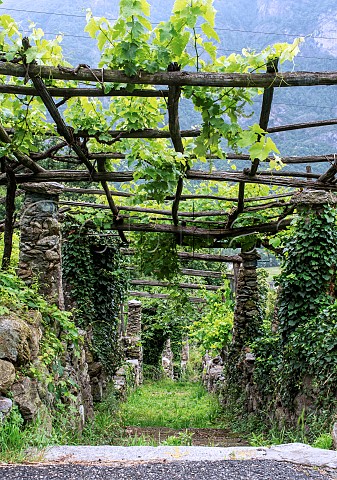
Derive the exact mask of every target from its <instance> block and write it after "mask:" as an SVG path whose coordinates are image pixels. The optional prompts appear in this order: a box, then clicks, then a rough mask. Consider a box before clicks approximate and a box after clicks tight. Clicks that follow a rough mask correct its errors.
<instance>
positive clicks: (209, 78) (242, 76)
mask: <svg viewBox="0 0 337 480" xmlns="http://www.w3.org/2000/svg"><path fill="white" fill-rule="evenodd" d="M0 75H6V76H13V77H20V78H25V76H26V75H27V70H26V68H25V67H24V65H19V64H15V63H11V62H0ZM29 77H30V78H33V77H40V78H44V79H48V80H50V79H51V78H52V79H54V80H75V81H91V82H95V83H97V79H98V78H99V79H102V81H104V82H111V83H128V84H132V85H135V84H136V85H176V86H184V85H194V86H201V87H204V86H209V87H249V88H252V87H259V88H266V87H273V88H278V87H283V88H290V87H301V86H305V87H310V86H314V85H336V84H337V72H282V73H280V72H278V73H218V72H189V71H185V70H184V71H181V72H156V73H146V72H143V71H142V72H140V73H139V74H136V75H133V76H132V77H128V76H127V75H125V73H124V72H122V71H119V70H109V69H95V68H87V67H81V66H80V67H77V68H67V67H63V66H58V67H51V66H45V65H36V66H35V65H34V66H31V67H30V68H29Z"/></svg>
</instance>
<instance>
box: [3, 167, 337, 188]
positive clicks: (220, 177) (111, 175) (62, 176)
mask: <svg viewBox="0 0 337 480" xmlns="http://www.w3.org/2000/svg"><path fill="white" fill-rule="evenodd" d="M268 173H269V174H270V172H268ZM278 173H279V172H278ZM308 175H309V174H303V175H302V176H303V177H304V178H308ZM310 175H313V174H310ZM316 177H317V175H315V178H316ZM186 178H188V179H190V180H214V181H219V182H246V183H257V184H261V185H278V186H283V187H290V188H306V187H308V188H311V189H316V190H321V189H323V190H324V189H326V190H331V191H336V190H337V186H335V185H325V184H324V183H319V182H313V181H308V182H305V181H303V180H296V179H294V178H288V177H284V178H283V177H280V176H278V175H271V174H270V175H267V174H266V175H262V174H257V175H255V176H254V177H250V176H248V175H246V174H244V173H240V172H232V171H230V172H227V171H224V172H221V171H218V172H206V171H203V170H189V171H188V172H187V173H186ZM101 180H107V181H111V182H129V181H132V180H133V172H132V171H125V172H106V173H101V172H95V173H92V174H90V172H88V171H85V170H76V171H74V170H49V171H44V172H39V173H32V174H27V173H22V174H18V175H16V181H17V183H18V184H23V183H29V182H36V183H38V182H49V181H50V182H80V181H83V182H89V181H92V182H100V181H101ZM6 183H7V181H6V176H5V175H0V185H5V184H6Z"/></svg>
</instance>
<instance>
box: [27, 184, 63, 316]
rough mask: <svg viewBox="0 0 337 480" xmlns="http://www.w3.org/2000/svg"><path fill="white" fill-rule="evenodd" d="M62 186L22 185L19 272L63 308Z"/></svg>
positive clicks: (28, 282)
mask: <svg viewBox="0 0 337 480" xmlns="http://www.w3.org/2000/svg"><path fill="white" fill-rule="evenodd" d="M62 188H63V186H62V185H59V184H57V183H39V184H30V185H24V186H22V189H23V190H25V191H26V194H25V201H24V205H23V209H22V215H21V220H20V230H21V236H20V261H19V270H18V274H19V276H20V277H21V278H22V279H23V280H25V282H26V283H27V284H31V283H33V282H37V283H38V286H39V291H40V293H41V294H42V295H43V296H44V297H45V298H46V299H48V300H49V301H50V302H52V303H56V304H57V305H58V306H59V307H60V308H63V306H64V302H63V290H62V267H61V235H60V224H59V222H58V198H59V193H60V192H61V191H62Z"/></svg>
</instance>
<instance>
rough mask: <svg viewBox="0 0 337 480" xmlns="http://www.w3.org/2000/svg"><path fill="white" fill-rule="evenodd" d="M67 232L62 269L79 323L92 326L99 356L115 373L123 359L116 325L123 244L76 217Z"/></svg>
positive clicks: (123, 284)
mask: <svg viewBox="0 0 337 480" xmlns="http://www.w3.org/2000/svg"><path fill="white" fill-rule="evenodd" d="M84 231H85V235H84V234H83V233H84ZM64 235H65V238H66V241H65V242H64V248H63V272H64V278H65V281H66V285H67V287H68V288H69V295H70V298H71V299H73V300H74V302H75V306H76V310H75V321H76V324H77V325H78V326H79V327H81V328H85V329H87V330H91V329H92V333H93V341H92V348H93V351H94V353H95V355H96V358H97V359H98V360H99V361H101V362H102V364H103V366H104V368H105V370H106V371H107V372H108V373H110V374H112V373H114V371H115V370H116V368H117V367H118V365H119V363H120V361H121V352H120V350H119V348H118V328H117V327H118V315H119V310H120V303H121V302H122V300H123V298H124V294H125V290H126V286H127V284H126V275H125V270H123V268H122V265H121V254H120V251H119V249H120V243H119V241H116V240H115V239H114V238H109V237H104V238H102V237H100V236H99V235H98V233H97V231H96V229H95V228H94V229H93V228H91V229H89V230H88V229H87V227H86V226H85V224H84V225H81V224H79V223H78V222H76V221H74V220H73V219H68V222H66V224H65V227H64Z"/></svg>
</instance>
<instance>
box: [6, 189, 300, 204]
mask: <svg viewBox="0 0 337 480" xmlns="http://www.w3.org/2000/svg"><path fill="white" fill-rule="evenodd" d="M64 192H67V193H83V194H87V195H103V194H104V190H101V189H97V188H73V187H64V188H63V190H62V193H64ZM110 192H111V195H113V196H116V197H133V196H134V194H132V193H127V192H121V191H119V190H110ZM291 195H292V193H279V194H273V195H268V196H264V197H247V198H245V202H246V203H249V202H260V201H262V200H270V199H272V198H285V197H290V196H291ZM198 198H200V199H205V200H222V201H226V202H235V201H236V200H237V199H236V198H234V197H223V196H221V195H206V194H205V195H199V194H195V195H193V194H191V195H182V196H181V200H193V199H198ZM173 199H174V197H173V196H167V197H165V200H173ZM149 200H151V199H149ZM1 201H2V199H0V203H1Z"/></svg>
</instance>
